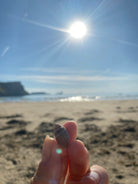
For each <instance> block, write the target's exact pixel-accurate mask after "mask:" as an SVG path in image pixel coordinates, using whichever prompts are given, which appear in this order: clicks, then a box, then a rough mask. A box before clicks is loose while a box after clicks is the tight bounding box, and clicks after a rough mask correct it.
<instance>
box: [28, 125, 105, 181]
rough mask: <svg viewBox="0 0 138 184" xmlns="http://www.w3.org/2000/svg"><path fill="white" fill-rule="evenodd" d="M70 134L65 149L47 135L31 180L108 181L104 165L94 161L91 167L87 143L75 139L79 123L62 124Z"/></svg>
mask: <svg viewBox="0 0 138 184" xmlns="http://www.w3.org/2000/svg"><path fill="white" fill-rule="evenodd" d="M63 126H64V127H65V128H66V130H67V132H68V134H69V137H70V141H69V146H68V148H67V149H62V148H61V147H60V146H59V145H58V144H57V142H56V140H55V139H54V138H50V137H49V136H46V138H45V141H44V144H43V150H42V160H41V162H40V164H39V166H38V169H37V172H36V173H35V175H34V177H33V178H32V180H31V184H108V175H107V172H106V170H105V169H104V168H102V167H100V166H97V165H94V166H92V167H90V168H89V153H88V151H87V149H86V147H85V146H84V144H83V143H82V142H81V141H79V140H76V137H77V125H76V123H74V122H66V123H65V124H64V125H63Z"/></svg>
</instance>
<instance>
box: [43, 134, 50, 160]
mask: <svg viewBox="0 0 138 184" xmlns="http://www.w3.org/2000/svg"><path fill="white" fill-rule="evenodd" d="M51 140H52V139H51V138H50V137H49V136H48V135H47V136H46V138H45V141H44V144H43V150H42V161H45V162H46V161H48V160H49V158H50V155H51V148H52V141H51Z"/></svg>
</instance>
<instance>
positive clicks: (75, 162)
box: [67, 140, 89, 184]
mask: <svg viewBox="0 0 138 184" xmlns="http://www.w3.org/2000/svg"><path fill="white" fill-rule="evenodd" d="M68 158H69V175H68V179H67V184H74V183H75V184H81V180H82V177H83V176H84V175H85V174H86V173H87V171H88V169H89V153H88V151H87V149H86V148H85V146H84V144H83V143H82V142H81V141H79V140H75V141H73V142H72V143H71V144H70V145H69V147H68Z"/></svg>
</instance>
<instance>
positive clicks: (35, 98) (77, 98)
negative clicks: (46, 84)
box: [0, 93, 138, 103]
mask: <svg viewBox="0 0 138 184" xmlns="http://www.w3.org/2000/svg"><path fill="white" fill-rule="evenodd" d="M130 99H138V93H129V94H123V93H117V94H101V95H91V94H89V95H80V94H79V95H74V94H62V95H59V94H58V95H57V94H51V95H50V94H39V95H38V94H35V95H26V96H21V97H0V103H3V102H44V101H45V102H52V101H59V102H83V101H85V102H89V101H98V100H130Z"/></svg>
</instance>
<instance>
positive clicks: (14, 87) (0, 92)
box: [0, 82, 28, 97]
mask: <svg viewBox="0 0 138 184" xmlns="http://www.w3.org/2000/svg"><path fill="white" fill-rule="evenodd" d="M27 94H28V93H27V91H25V89H24V87H23V85H22V84H21V83H20V82H0V96H1V97H4V96H24V95H27Z"/></svg>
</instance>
